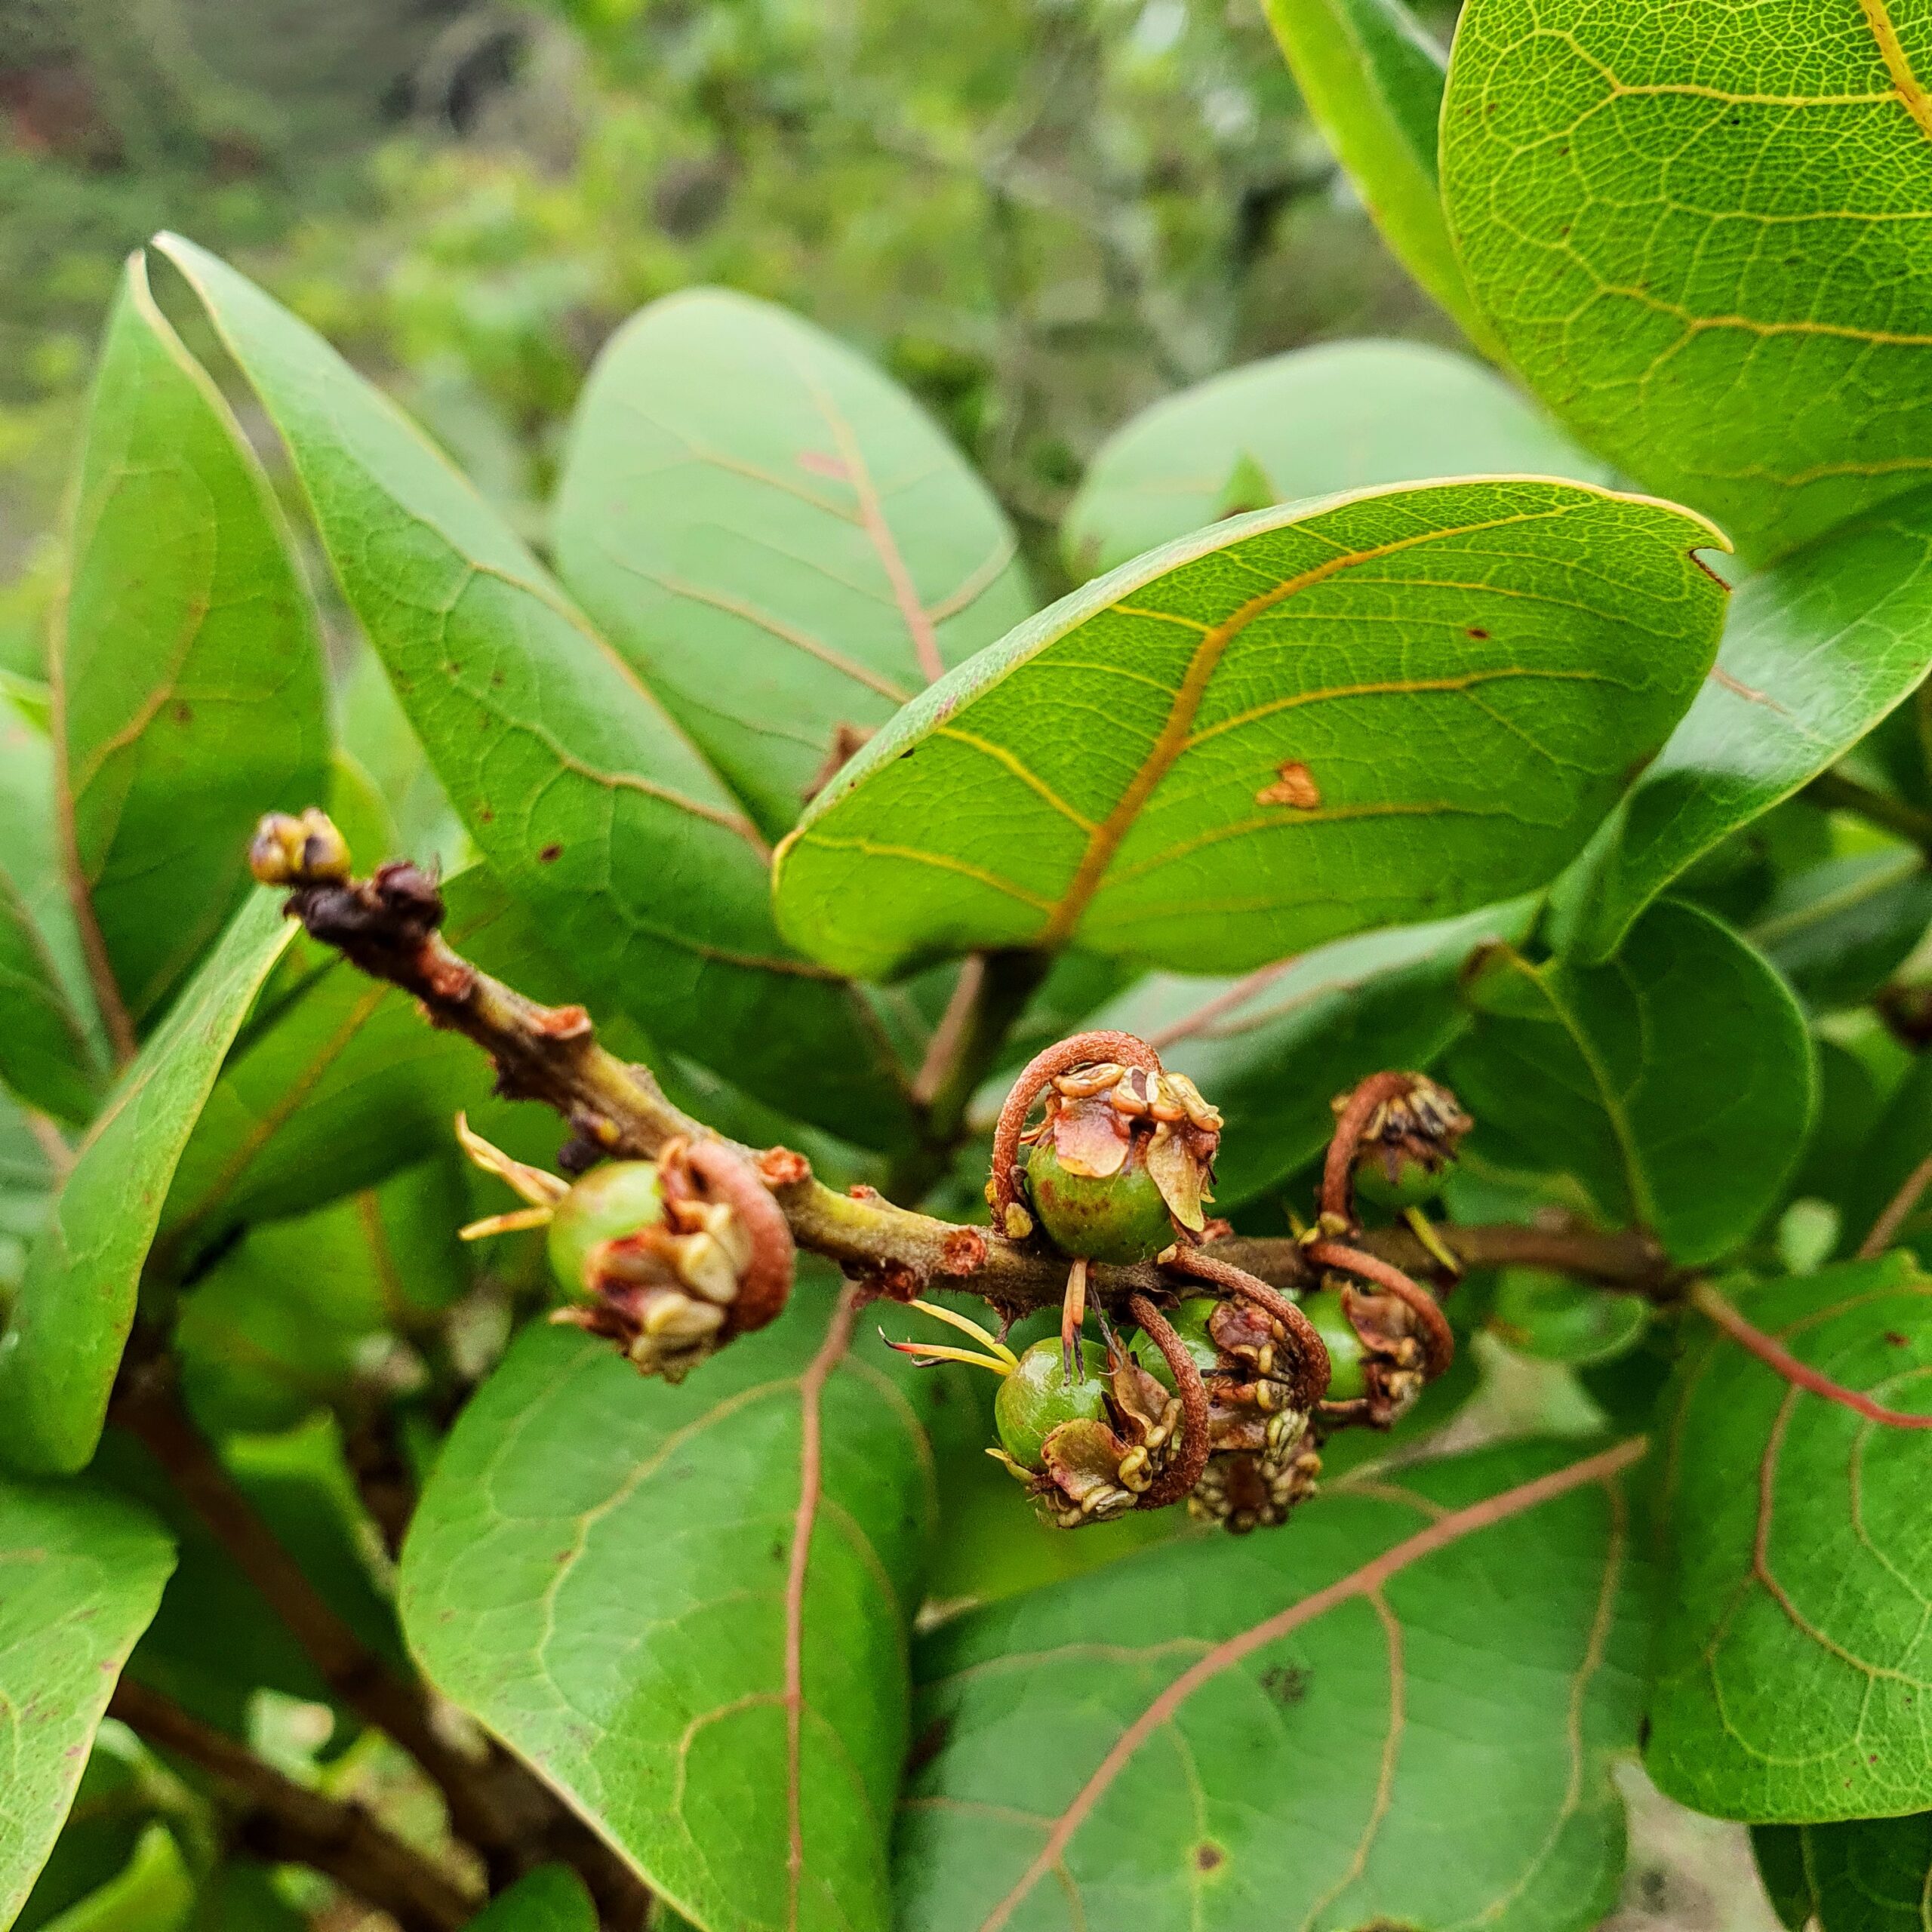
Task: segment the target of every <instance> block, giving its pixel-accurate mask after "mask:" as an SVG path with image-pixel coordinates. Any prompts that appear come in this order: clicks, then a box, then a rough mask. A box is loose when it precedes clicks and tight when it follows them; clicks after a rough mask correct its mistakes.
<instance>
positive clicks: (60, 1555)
mask: <svg viewBox="0 0 1932 1932" xmlns="http://www.w3.org/2000/svg"><path fill="white" fill-rule="evenodd" d="M173 1568H174V1546H173V1545H172V1544H171V1543H170V1542H169V1540H168V1537H167V1535H166V1534H165V1533H164V1531H162V1529H161V1527H160V1526H159V1525H158V1524H157V1523H155V1521H154V1519H153V1518H152V1517H151V1516H149V1515H148V1513H147V1512H146V1511H145V1510H143V1509H138V1508H137V1507H136V1506H134V1505H133V1504H132V1503H124V1502H122V1500H120V1499H119V1498H118V1497H110V1496H105V1495H101V1494H97V1493H96V1492H95V1491H92V1490H90V1489H87V1488H85V1487H82V1486H80V1485H78V1484H62V1485H60V1486H55V1485H53V1484H39V1483H18V1482H13V1481H7V1480H5V1478H0V1763H4V1764H5V1767H6V1771H5V1776H4V1777H0V1925H11V1924H12V1923H13V1922H14V1915H15V1914H16V1913H17V1912H19V1910H20V1907H21V1906H22V1904H23V1903H24V1902H25V1901H26V1896H27V1894H28V1892H29V1890H32V1885H33V1881H34V1880H35V1877H36V1876H38V1873H39V1871H40V1868H41V1867H42V1865H44V1864H45V1863H46V1861H47V1855H48V1853H49V1852H50V1851H51V1850H52V1849H53V1847H54V1839H55V1838H56V1837H57V1836H58V1835H59V1833H60V1826H61V1824H62V1823H63V1820H65V1819H66V1816H67V1810H68V1807H69V1806H70V1805H71V1804H72V1803H73V1801H74V1792H75V1787H76V1786H78V1784H79V1783H80V1780H81V1773H82V1770H83V1769H84V1768H85V1766H86V1764H87V1758H88V1746H90V1745H91V1743H93V1741H94V1730H95V1727H97V1725H98V1724H100V1718H101V1713H102V1712H103V1710H105V1709H106V1706H107V1700H108V1697H109V1694H111V1693H112V1690H113V1688H114V1682H115V1678H117V1677H118V1675H120V1672H121V1666H122V1664H123V1663H125V1662H126V1661H127V1657H128V1652H129V1651H131V1650H132V1649H133V1648H134V1641H135V1639H136V1638H138V1637H139V1636H140V1634H141V1632H143V1630H144V1629H146V1628H147V1625H148V1620H149V1618H150V1617H152V1616H153V1615H154V1613H155V1607H156V1605H158V1604H159V1602H160V1601H161V1592H162V1585H163V1584H164V1583H166V1582H167V1580H168V1573H169V1571H171V1570H172V1569H173Z"/></svg>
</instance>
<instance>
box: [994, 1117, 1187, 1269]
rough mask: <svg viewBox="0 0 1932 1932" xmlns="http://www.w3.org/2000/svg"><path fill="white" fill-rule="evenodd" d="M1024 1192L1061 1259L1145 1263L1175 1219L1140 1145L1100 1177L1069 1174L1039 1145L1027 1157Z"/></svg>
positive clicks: (1169, 1237)
mask: <svg viewBox="0 0 1932 1932" xmlns="http://www.w3.org/2000/svg"><path fill="white" fill-rule="evenodd" d="M1026 1192H1027V1194H1028V1195H1029V1198H1031V1200H1032V1204H1033V1214H1034V1218H1035V1220H1038V1223H1039V1224H1040V1226H1041V1229H1044V1232H1045V1234H1046V1236H1047V1238H1048V1240H1049V1241H1051V1242H1052V1243H1053V1244H1054V1247H1057V1248H1058V1249H1059V1250H1060V1252H1061V1253H1062V1254H1071V1255H1081V1256H1084V1257H1085V1258H1086V1259H1087V1260H1089V1261H1109V1262H1129V1261H1147V1260H1152V1258H1153V1257H1154V1256H1155V1255H1157V1254H1159V1253H1160V1251H1161V1249H1162V1248H1164V1247H1168V1246H1169V1245H1170V1244H1171V1243H1172V1241H1173V1240H1174V1217H1173V1216H1172V1215H1171V1214H1169V1213H1168V1204H1167V1203H1166V1202H1165V1201H1163V1200H1162V1199H1161V1190H1160V1189H1158V1187H1156V1186H1155V1185H1154V1177H1153V1176H1152V1174H1149V1172H1148V1171H1147V1168H1146V1163H1145V1162H1144V1161H1143V1160H1142V1158H1141V1154H1140V1144H1139V1143H1138V1142H1137V1143H1135V1144H1134V1146H1131V1147H1130V1148H1129V1149H1128V1154H1127V1160H1126V1163H1125V1164H1124V1166H1123V1167H1122V1168H1121V1171H1120V1172H1119V1173H1118V1174H1107V1175H1105V1176H1102V1177H1097V1176H1094V1175H1091V1174H1072V1173H1069V1171H1067V1169H1066V1168H1064V1167H1063V1166H1062V1165H1061V1164H1060V1156H1059V1155H1057V1153H1056V1152H1054V1146H1053V1143H1052V1142H1051V1140H1041V1141H1040V1142H1038V1143H1036V1144H1035V1146H1034V1148H1033V1149H1032V1152H1031V1154H1030V1155H1029V1156H1028V1157H1027V1161H1026Z"/></svg>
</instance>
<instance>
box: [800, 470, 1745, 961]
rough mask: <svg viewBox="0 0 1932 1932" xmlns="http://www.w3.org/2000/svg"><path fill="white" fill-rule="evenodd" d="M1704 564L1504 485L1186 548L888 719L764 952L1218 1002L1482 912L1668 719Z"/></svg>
mask: <svg viewBox="0 0 1932 1932" xmlns="http://www.w3.org/2000/svg"><path fill="white" fill-rule="evenodd" d="M1716 541H1718V539H1717V538H1716V537H1715V534H1714V533H1713V532H1712V531H1711V529H1710V528H1709V526H1708V525H1705V524H1703V522H1701V521H1699V520H1698V519H1697V518H1693V517H1690V516H1689V515H1687V514H1686V513H1684V512H1682V511H1680V510H1678V509H1674V508H1672V507H1671V506H1668V505H1665V504H1660V503H1654V502H1652V501H1651V500H1648V499H1645V498H1637V497H1623V496H1619V495H1616V494H1612V493H1611V492H1608V491H1601V490H1597V489H1593V488H1589V487H1587V486H1585V485H1579V484H1567V483H1561V482H1555V481H1547V480H1544V479H1540V478H1475V479H1469V480H1465V481H1455V482H1447V483H1437V484H1431V485H1425V486H1421V487H1414V488H1403V487H1398V488H1392V489H1389V490H1385V491H1371V492H1365V493H1363V494H1359V495H1356V496H1352V497H1342V498H1340V499H1336V500H1329V501H1327V502H1323V503H1313V504H1301V505H1298V506H1292V507H1291V508H1288V509H1272V510H1266V511H1263V512H1259V513H1258V514H1257V515H1253V516H1246V517H1241V518H1235V519H1234V520H1232V521H1229V522H1227V523H1225V524H1223V525H1217V527H1216V528H1214V529H1213V530H1211V531H1203V532H1201V533H1198V534H1196V535H1195V536H1194V537H1190V538H1188V539H1186V540H1183V542H1181V543H1177V544H1174V545H1172V546H1169V547H1168V549H1164V550H1161V551H1157V552H1155V553H1153V554H1152V555H1151V556H1148V557H1145V558H1140V559H1139V560H1137V561H1136V562H1134V563H1133V564H1131V565H1125V566H1124V567H1123V568H1121V569H1120V570H1118V571H1114V572H1113V573H1112V574H1111V575H1109V576H1108V577H1103V578H1102V579H1100V580H1098V581H1097V582H1096V583H1092V584H1089V585H1088V586H1086V587H1085V588H1084V589H1081V590H1078V591H1076V592H1075V593H1074V594H1073V595H1072V596H1070V597H1067V598H1063V599H1062V600H1061V601H1060V603H1058V604H1057V605H1054V607H1053V608H1051V610H1048V611H1043V612H1042V613H1041V614H1040V615H1039V616H1038V617H1036V618H1035V619H1033V620H1032V621H1031V622H1030V623H1027V624H1025V625H1023V626H1021V627H1020V629H1018V630H1017V631H1016V632H1014V633H1013V635H1011V637H1009V638H1007V639H1006V640H1005V641H1004V642H1003V643H1001V644H1000V645H997V646H995V648H992V650H990V651H983V652H982V653H981V654H980V656H979V657H977V658H976V659H974V660H973V661H972V662H971V663H970V664H968V665H966V666H962V667H961V669H960V670H958V671H957V672H954V673H953V674H952V675H950V676H949V677H948V678H946V680H944V681H943V682H942V683H941V684H940V685H937V686H935V687H934V689H933V690H932V691H930V692H929V693H928V694H926V696H925V697H922V698H921V699H919V700H916V701H915V703H912V704H911V705H909V706H907V707H906V709H905V710H904V711H903V712H900V714H899V715H898V716H897V718H895V719H894V721H893V722H892V723H891V724H889V725H888V726H887V727H886V728H885V729H884V731H881V733H880V734H878V737H875V738H874V739H873V740H872V743H870V744H869V745H868V746H866V749H865V750H864V751H863V752H860V754H859V755H858V757H857V758H855V759H854V761H853V762H852V763H851V764H850V765H848V767H847V768H846V769H845V771H844V773H842V774H841V776H840V777H839V778H838V780H836V781H835V784H834V785H833V786H832V788H831V789H829V790H828V791H827V792H825V793H823V794H822V795H820V798H818V799H817V801H814V804H813V805H812V807H811V809H810V810H809V811H808V812H807V814H805V817H804V819H803V820H801V823H800V825H799V827H798V830H797V831H796V832H794V833H793V834H792V836H791V837H790V838H789V839H788V840H787V841H786V843H785V844H783V846H781V847H780V851H779V860H778V871H777V903H778V913H779V920H780V926H781V928H783V930H784V931H786V933H787V934H789V936H790V937H792V940H794V941H795V943H798V945H800V946H804V947H806V948H808V949H810V950H811V951H812V952H814V953H815V954H816V955H817V956H818V957H819V958H821V959H823V960H825V961H827V962H828V963H829V964H832V965H834V966H835V967H837V968H839V969H840V970H841V971H850V972H854V973H859V974H866V975H883V974H889V973H891V972H893V971H897V970H898V969H900V968H903V967H904V966H906V965H908V964H912V963H915V962H917V961H921V960H922V959H926V958H931V957H933V956H934V955H941V954H943V953H946V952H964V951H968V950H971V949H974V948H977V947H983V946H1067V945H1075V944H1077V945H1078V946H1082V947H1084V948H1085V949H1088V950H1089V951H1091V952H1099V953H1103V954H1107V955H1114V956H1117V957H1121V958H1131V959H1137V960H1140V961H1146V963H1148V964H1155V965H1163V966H1168V967H1171V968H1174V969H1175V970H1177V971H1195V972H1241V971H1245V970H1247V969H1248V968H1252V967H1255V966H1257V965H1260V964H1264V963H1265V962H1266V961H1269V960H1272V959H1276V958H1281V957H1282V956H1283V955H1285V954H1287V953H1288V952H1294V951H1295V950H1297V949H1300V948H1303V947H1306V946H1312V945H1315V944H1318V943H1320V942H1321V941H1322V940H1327V939H1332V938H1336V937H1340V936H1341V935H1342V934H1346V933H1349V932H1353V931H1361V930H1362V929H1363V928H1372V927H1376V926H1382V925H1390V924H1401V923H1404V922H1408V921H1419V920H1423V919H1428V918H1442V917H1445V916H1447V915H1452V914H1454V913H1456V912H1463V911H1468V910H1472V909H1475V907H1477V906H1483V905H1487V904H1490V903H1494V902H1495V901H1497V900H1500V899H1503V898H1506V897H1512V896H1514V895H1515V894H1518V893H1521V892H1523V891H1526V890H1527V889H1529V888H1531V887H1533V886H1535V885H1537V884H1541V883H1542V882H1543V881H1545V880H1546V879H1547V878H1549V877H1551V876H1552V874H1553V873H1554V872H1555V870H1556V869H1558V867H1560V866H1561V865H1562V864H1563V863H1565V861H1566V860H1567V859H1568V858H1569V857H1571V855H1573V854H1574V852H1575V851H1577V848H1578V847H1579V846H1580V845H1581V844H1582V843H1583V840H1584V838H1586V836H1587V835H1588V834H1589V831H1590V830H1591V829H1592V828H1593V826H1595V823H1596V822H1597V821H1598V819H1599V818H1600V817H1601V815H1602V814H1603V813H1604V811H1606V810H1607V808H1608V807H1609V805H1610V804H1611V801H1613V800H1614V798H1615V797H1616V795H1617V792H1618V790H1619V789H1620V787H1621V786H1622V784H1623V782H1624V779H1625V776H1626V773H1627V772H1628V771H1629V769H1630V768H1632V765H1633V764H1635V762H1636V761H1638V760H1640V759H1641V758H1644V757H1646V756H1647V755H1650V754H1651V752H1654V750H1655V749H1656V748H1657V746H1659V745H1660V744H1661V743H1663V739H1664V737H1665V736H1666V734H1667V733H1668V732H1669V729H1670V727H1671V726H1672V724H1674V723H1675V721H1676V719H1677V718H1678V716H1679V715H1681V712H1682V710H1683V709H1684V706H1686V705H1687V703H1689V702H1690V698H1691V697H1692V695H1693V694H1694V692H1695V691H1696V689H1697V684H1698V681H1700V679H1701V678H1702V677H1703V675H1704V672H1706V669H1708V668H1709V663H1710V660H1711V656H1712V652H1713V651H1714V650H1715V646H1716V641H1717V631H1718V626H1719V624H1720V623H1721V620H1722V614H1723V607H1724V592H1723V591H1722V589H1721V587H1720V586H1719V585H1718V583H1716V582H1715V580H1713V578H1712V577H1711V575H1710V574H1709V572H1708V571H1706V570H1705V569H1704V568H1703V566H1702V565H1700V563H1699V562H1698V561H1697V560H1696V559H1695V558H1694V557H1693V555H1691V552H1692V550H1693V549H1694V547H1695V546H1700V545H1708V544H1710V543H1714V542H1716ZM1284 768H1286V769H1285V770H1284ZM1283 786H1285V789H1280V788H1281V787H1283ZM1297 801H1299V802H1297Z"/></svg>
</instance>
